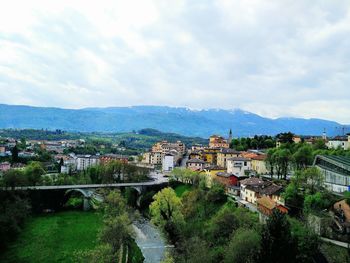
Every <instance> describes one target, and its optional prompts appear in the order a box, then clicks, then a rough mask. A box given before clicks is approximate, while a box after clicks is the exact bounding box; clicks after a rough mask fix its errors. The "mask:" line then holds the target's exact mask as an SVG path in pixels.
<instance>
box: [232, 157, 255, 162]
mask: <svg viewBox="0 0 350 263" xmlns="http://www.w3.org/2000/svg"><path fill="white" fill-rule="evenodd" d="M227 161H242V162H248V161H251V159H249V158H244V157H232V158H228V159H227Z"/></svg>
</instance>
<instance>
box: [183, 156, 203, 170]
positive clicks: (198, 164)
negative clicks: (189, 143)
mask: <svg viewBox="0 0 350 263" xmlns="http://www.w3.org/2000/svg"><path fill="white" fill-rule="evenodd" d="M204 166H205V162H204V161H203V160H200V159H197V158H194V159H190V160H188V161H187V162H186V167H187V168H188V169H191V170H193V171H202V170H203V169H204Z"/></svg>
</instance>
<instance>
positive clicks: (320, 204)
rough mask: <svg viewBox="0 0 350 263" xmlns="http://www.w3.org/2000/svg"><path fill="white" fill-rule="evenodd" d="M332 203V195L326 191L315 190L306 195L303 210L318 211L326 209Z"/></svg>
mask: <svg viewBox="0 0 350 263" xmlns="http://www.w3.org/2000/svg"><path fill="white" fill-rule="evenodd" d="M332 203H334V197H333V196H332V195H331V194H330V193H328V192H317V193H314V194H310V195H306V196H305V200H304V212H305V213H306V214H307V213H319V212H320V211H322V210H325V209H328V208H329V207H330V206H331V205H332Z"/></svg>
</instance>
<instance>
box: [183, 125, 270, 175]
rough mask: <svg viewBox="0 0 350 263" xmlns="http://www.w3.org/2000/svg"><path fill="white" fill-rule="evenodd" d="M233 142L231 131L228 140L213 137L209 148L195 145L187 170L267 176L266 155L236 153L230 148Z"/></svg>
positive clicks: (250, 152) (256, 152)
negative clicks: (221, 171) (230, 143)
mask: <svg viewBox="0 0 350 263" xmlns="http://www.w3.org/2000/svg"><path fill="white" fill-rule="evenodd" d="M231 140H232V132H231V131H230V133H229V137H228V139H224V138H223V137H221V136H218V135H213V136H211V137H210V138H209V145H208V146H200V145H194V146H192V148H191V150H190V153H189V160H188V161H187V163H186V166H187V168H189V169H192V170H195V171H204V170H206V171H210V170H224V171H225V172H227V173H229V174H233V175H235V176H238V177H242V176H246V175H250V174H260V175H262V174H267V173H268V170H267V168H266V163H265V159H266V154H264V153H263V152H260V151H255V150H254V151H247V152H245V151H236V150H234V149H231V148H229V143H228V142H229V141H231Z"/></svg>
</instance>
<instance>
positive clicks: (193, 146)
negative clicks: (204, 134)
mask: <svg viewBox="0 0 350 263" xmlns="http://www.w3.org/2000/svg"><path fill="white" fill-rule="evenodd" d="M204 148H205V147H204V146H203V145H201V144H194V145H192V147H191V152H195V151H201V150H204Z"/></svg>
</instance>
